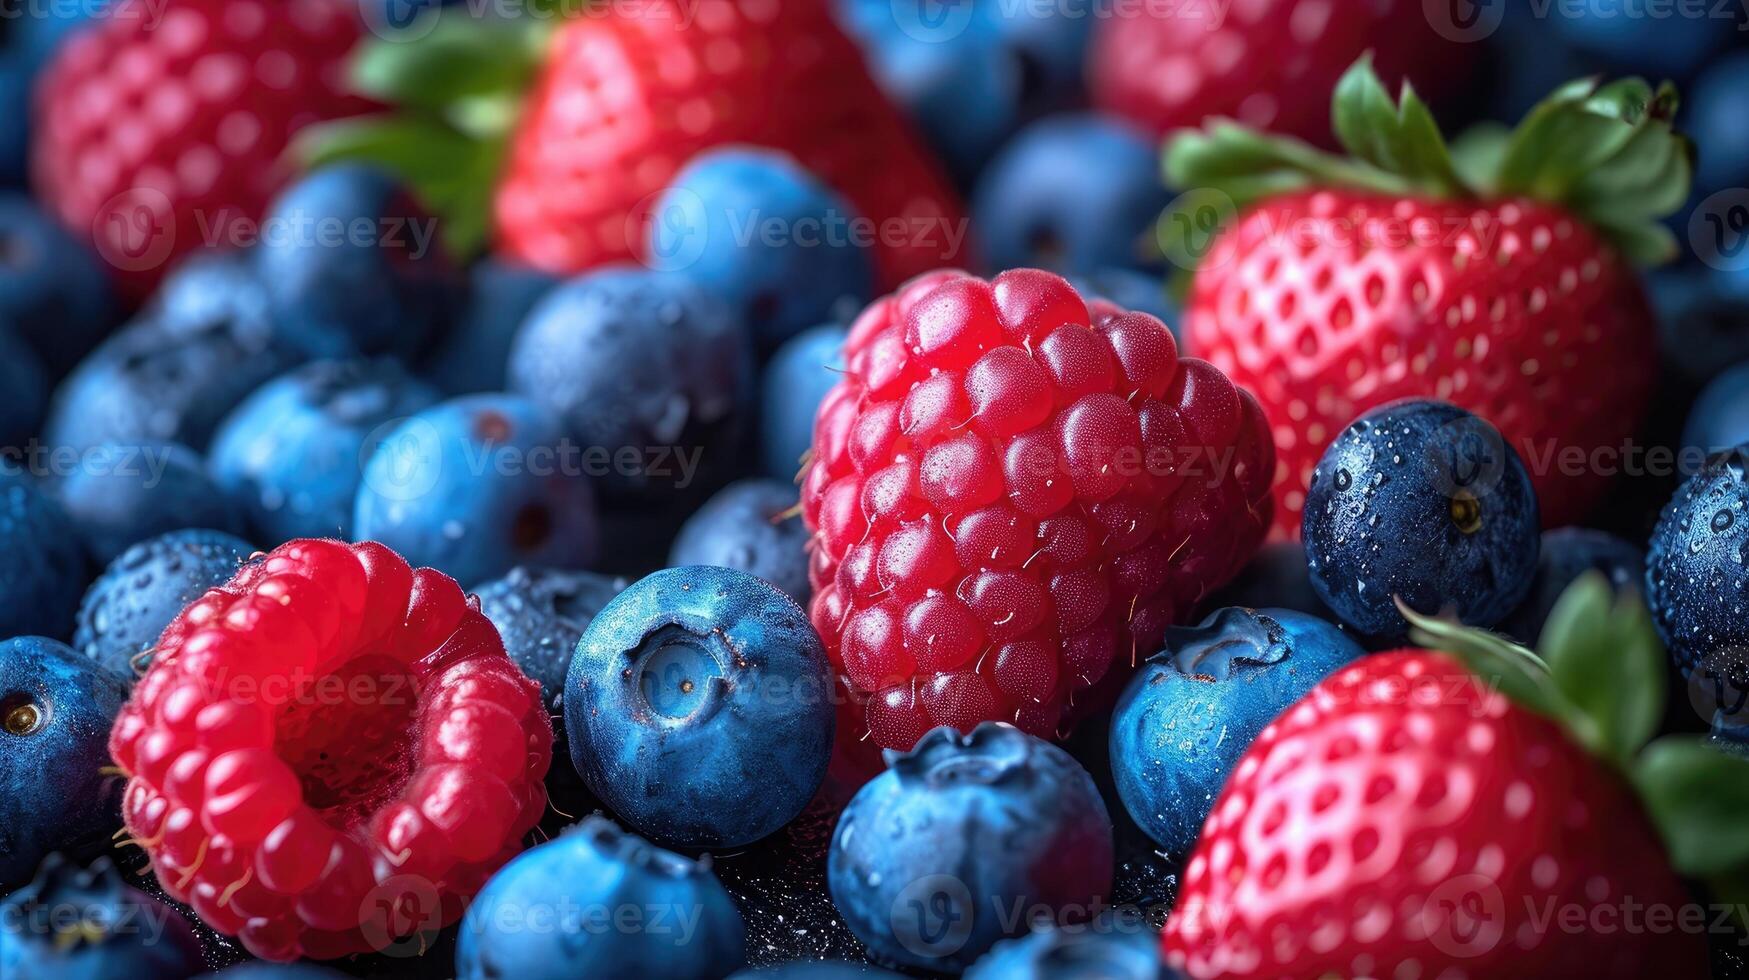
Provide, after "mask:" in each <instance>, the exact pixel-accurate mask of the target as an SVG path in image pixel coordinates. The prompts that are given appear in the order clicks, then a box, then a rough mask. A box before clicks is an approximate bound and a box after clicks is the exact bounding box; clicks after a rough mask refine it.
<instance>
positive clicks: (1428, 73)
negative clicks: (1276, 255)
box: [1087, 0, 1476, 142]
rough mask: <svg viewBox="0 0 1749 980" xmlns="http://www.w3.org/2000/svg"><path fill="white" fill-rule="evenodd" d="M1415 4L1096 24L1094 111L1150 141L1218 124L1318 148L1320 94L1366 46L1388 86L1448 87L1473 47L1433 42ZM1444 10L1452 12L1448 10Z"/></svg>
mask: <svg viewBox="0 0 1749 980" xmlns="http://www.w3.org/2000/svg"><path fill="white" fill-rule="evenodd" d="M1423 7H1424V5H1423V3H1422V2H1421V0H1347V2H1343V3H1332V2H1331V0H1239V2H1232V0H1227V2H1220V0H1208V2H1198V0H1185V2H1182V3H1176V4H1168V5H1164V6H1158V5H1153V4H1144V5H1142V9H1141V10H1140V11H1139V12H1137V13H1136V14H1135V15H1133V16H1114V17H1105V18H1102V19H1101V20H1100V21H1099V24H1098V26H1097V27H1096V28H1095V30H1094V33H1093V40H1092V45H1093V47H1092V49H1091V51H1090V52H1089V54H1088V58H1087V63H1088V70H1089V77H1088V82H1089V86H1090V87H1091V89H1092V94H1093V102H1094V104H1095V105H1096V106H1098V107H1099V108H1101V109H1104V110H1105V111H1107V112H1111V113H1113V114H1116V115H1119V116H1123V117H1125V118H1127V119H1129V120H1130V121H1131V122H1133V123H1135V124H1136V125H1138V126H1141V127H1142V128H1144V129H1147V130H1149V131H1151V132H1153V133H1155V134H1157V135H1162V136H1163V135H1165V134H1166V133H1168V132H1170V131H1171V130H1174V129H1179V128H1182V127H1185V126H1200V125H1202V123H1203V120H1204V119H1206V118H1208V117H1209V116H1226V117H1229V118H1233V119H1237V120H1239V121H1240V122H1242V123H1244V124H1246V125H1248V126H1256V127H1257V128H1259V129H1267V130H1269V131H1271V132H1275V133H1281V134H1283V135H1287V136H1297V137H1299V138H1301V139H1306V140H1311V141H1313V142H1322V141H1323V140H1325V139H1327V131H1328V121H1329V103H1328V102H1327V101H1326V100H1325V97H1324V93H1325V92H1328V91H1330V88H1331V87H1332V86H1334V85H1335V84H1336V81H1337V79H1339V78H1341V77H1342V73H1343V72H1344V71H1346V70H1347V68H1348V66H1349V65H1350V64H1352V63H1353V62H1354V59H1356V58H1358V57H1360V56H1361V55H1362V54H1364V53H1366V51H1368V50H1369V49H1373V50H1377V51H1378V53H1379V62H1380V64H1379V68H1380V70H1381V71H1382V72H1383V73H1384V74H1385V77H1386V78H1389V79H1391V80H1393V81H1395V80H1397V79H1403V78H1408V77H1410V74H1411V70H1412V71H1413V76H1414V78H1415V80H1416V81H1417V82H1420V83H1422V85H1423V87H1425V88H1428V89H1429V90H1430V91H1431V92H1432V94H1434V95H1440V94H1444V93H1445V92H1450V91H1453V90H1455V89H1456V88H1457V87H1458V85H1460V84H1461V83H1462V81H1463V80H1464V78H1465V77H1466V74H1467V69H1468V66H1469V62H1470V61H1471V57H1470V55H1471V52H1472V51H1473V50H1474V49H1475V48H1476V45H1474V44H1462V43H1457V42H1455V41H1453V40H1451V38H1450V37H1448V36H1446V35H1444V34H1442V33H1441V32H1440V31H1439V30H1438V27H1439V26H1441V25H1437V24H1435V22H1434V17H1437V16H1439V13H1440V12H1441V8H1439V7H1437V6H1436V5H1435V4H1432V3H1429V4H1426V5H1425V11H1424V9H1423ZM1454 10H1455V7H1454Z"/></svg>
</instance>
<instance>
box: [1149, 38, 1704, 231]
mask: <svg viewBox="0 0 1749 980" xmlns="http://www.w3.org/2000/svg"><path fill="white" fill-rule="evenodd" d="M1676 107H1677V97H1676V89H1675V88H1674V87H1673V86H1672V85H1671V84H1670V83H1668V82H1665V83H1664V84H1662V85H1660V86H1658V87H1657V88H1655V89H1654V88H1653V87H1652V86H1651V85H1650V84H1648V83H1647V82H1645V81H1643V80H1641V79H1638V78H1629V79H1623V80H1621V81H1616V82H1610V83H1608V84H1601V83H1600V82H1599V81H1598V80H1596V79H1581V80H1578V81H1574V82H1570V83H1568V84H1566V85H1563V86H1561V87H1560V88H1559V89H1557V90H1556V91H1555V92H1554V94H1553V95H1551V96H1549V98H1548V99H1546V100H1545V101H1543V102H1542V103H1541V104H1540V105H1538V106H1537V107H1536V108H1535V109H1533V110H1531V112H1530V114H1529V115H1528V116H1527V117H1526V118H1525V119H1524V121H1523V122H1522V123H1521V124H1520V125H1519V126H1518V128H1517V129H1515V130H1507V129H1505V128H1503V127H1483V128H1479V129H1477V130H1476V131H1474V132H1472V133H1469V134H1466V135H1465V136H1464V137H1463V138H1462V139H1460V140H1458V141H1457V142H1456V143H1455V144H1447V142H1446V140H1445V138H1444V137H1443V136H1442V135H1441V134H1440V131H1439V127H1438V125H1437V124H1436V123H1435V122H1434V119H1433V114H1432V112H1430V111H1429V110H1428V108H1427V105H1426V103H1424V102H1422V101H1421V99H1420V97H1419V96H1417V95H1416V94H1415V90H1414V89H1413V88H1412V87H1411V86H1410V85H1409V84H1408V83H1407V82H1405V83H1404V85H1403V88H1402V93H1401V95H1400V96H1399V97H1398V98H1396V99H1392V98H1391V96H1390V93H1389V92H1388V91H1387V90H1386V89H1385V86H1384V84H1383V83H1382V82H1380V81H1379V77H1378V75H1377V74H1376V73H1375V72H1374V71H1373V68H1372V59H1371V56H1370V55H1369V56H1365V57H1362V58H1361V59H1360V61H1358V62H1356V63H1355V65H1354V66H1353V67H1352V68H1350V69H1349V70H1348V73H1347V74H1346V75H1344V76H1343V77H1342V80H1341V81H1340V82H1339V83H1338V84H1337V86H1336V93H1335V96H1334V98H1333V100H1332V105H1331V122H1332V127H1333V129H1334V132H1335V135H1336V137H1337V140H1338V141H1339V142H1340V143H1341V145H1342V147H1343V148H1344V149H1345V150H1347V151H1348V155H1347V156H1339V155H1337V154H1333V153H1328V152H1325V151H1323V150H1320V149H1317V148H1316V147H1313V146H1311V145H1310V144H1307V143H1304V142H1302V141H1300V140H1297V139H1293V138H1290V137H1282V136H1274V135H1270V134H1266V133H1261V132H1258V131H1256V130H1253V129H1249V128H1247V127H1245V126H1241V125H1239V124H1238V123H1235V122H1232V121H1231V120H1225V119H1220V120H1214V121H1212V122H1210V123H1209V124H1208V125H1207V126H1206V127H1205V128H1204V129H1201V130H1188V131H1185V132H1183V133H1180V134H1178V135H1176V136H1175V137H1173V138H1172V139H1171V140H1170V142H1169V143H1168V145H1167V149H1166V176H1167V180H1168V182H1169V183H1170V184H1171V185H1172V186H1174V187H1179V188H1184V189H1195V190H1192V191H1191V192H1190V193H1186V194H1185V195H1184V196H1183V197H1181V198H1180V199H1179V201H1178V202H1175V204H1174V208H1173V209H1169V210H1168V211H1167V213H1166V215H1165V216H1164V217H1163V218H1162V223H1161V227H1160V239H1161V245H1162V247H1163V248H1164V250H1165V251H1166V253H1167V255H1168V256H1170V257H1173V258H1174V259H1175V260H1178V259H1180V258H1182V257H1184V256H1190V257H1193V258H1194V257H1196V256H1198V255H1199V254H1202V253H1203V252H1204V251H1206V241H1199V240H1197V238H1196V235H1197V233H1198V228H1199V223H1198V222H1196V221H1188V222H1187V221H1185V220H1184V219H1183V218H1180V217H1175V214H1176V213H1178V212H1181V211H1183V210H1184V209H1186V208H1190V209H1197V210H1206V209H1207V208H1208V207H1209V196H1208V192H1209V191H1218V192H1220V193H1221V194H1223V195H1225V199H1224V200H1223V202H1222V203H1223V205H1224V206H1225V207H1226V208H1227V209H1229V210H1234V209H1239V208H1244V207H1245V206H1247V205H1249V204H1251V203H1253V202H1255V201H1257V200H1259V199H1261V198H1264V197H1269V196H1272V195H1275V194H1280V193H1285V192H1289V191H1296V190H1302V189H1306V188H1311V187H1335V188H1345V189H1349V190H1360V191H1373V192H1376V193H1379V194H1386V195H1391V196H1400V197H1427V198H1443V199H1452V200H1493V199H1501V198H1510V197H1521V196H1522V197H1530V198H1534V199H1537V200H1541V201H1547V202H1549V203H1552V204H1559V205H1561V206H1563V207H1565V208H1567V209H1568V210H1570V211H1571V212H1573V213H1574V214H1575V215H1577V216H1578V217H1580V218H1582V219H1584V220H1586V221H1587V222H1589V223H1591V224H1592V225H1594V226H1595V227H1596V228H1597V229H1598V230H1599V231H1601V232H1602V233H1603V234H1604V235H1605V237H1607V238H1608V239H1609V240H1611V241H1612V242H1614V243H1615V245H1616V246H1617V247H1618V248H1619V249H1620V250H1621V251H1622V252H1623V254H1625V255H1627V256H1628V257H1629V258H1631V259H1633V260H1634V261H1636V262H1641V263H1647V264H1651V263H1657V262H1662V261H1666V260H1668V259H1670V258H1672V257H1673V256H1674V255H1675V254H1676V241H1675V238H1674V237H1673V236H1672V235H1671V234H1670V232H1669V230H1668V229H1666V228H1664V227H1663V225H1662V224H1660V219H1662V218H1664V217H1666V216H1667V215H1670V214H1672V213H1674V212H1675V211H1676V210H1677V209H1678V208H1680V207H1681V206H1682V204H1683V202H1684V201H1685V200H1687V198H1688V192H1689V185H1690V179H1691V175H1692V172H1693V156H1694V153H1693V147H1692V146H1691V145H1690V143H1689V142H1688V140H1687V139H1686V138H1684V137H1683V136H1682V135H1681V134H1680V133H1677V132H1676V131H1675V130H1674V129H1673V128H1672V125H1671V121H1672V120H1673V119H1674V118H1675V115H1676ZM1203 224H1206V222H1203ZM1203 234H1204V236H1205V237H1206V232H1203Z"/></svg>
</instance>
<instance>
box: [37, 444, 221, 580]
mask: <svg viewBox="0 0 1749 980" xmlns="http://www.w3.org/2000/svg"><path fill="white" fill-rule="evenodd" d="M48 486H49V489H50V490H51V492H53V493H54V495H55V499H57V500H59V501H60V503H61V507H62V509H64V510H65V511H66V512H67V516H69V517H71V518H72V519H73V524H74V525H75V526H76V527H78V529H79V536H80V538H81V539H82V540H83V541H84V542H85V547H86V549H87V550H88V551H89V552H90V553H91V557H92V558H93V559H94V560H95V561H96V563H97V564H98V565H105V564H108V563H109V562H110V561H111V560H112V559H114V558H115V557H116V556H117V555H119V554H121V553H122V552H123V551H126V550H127V549H128V547H129V546H130V545H133V544H135V543H136V542H140V541H144V540H146V539H147V538H152V537H157V536H158V535H160V534H163V533H165V532H167V531H174V530H177V529H179V528H185V527H198V528H207V529H210V530H214V531H226V532H229V533H232V534H241V533H243V514H242V510H241V509H240V508H239V507H238V506H237V505H236V503H234V502H233V501H232V500H231V498H230V496H228V495H227V494H226V493H225V492H224V491H223V490H221V489H219V486H218V484H216V483H214V482H213V479H212V477H211V476H209V475H207V471H206V465H205V463H204V462H202V460H201V458H200V457H199V456H197V455H195V454H194V453H193V452H192V451H191V450H189V448H188V447H187V446H178V445H175V444H174V443H156V444H153V443H147V444H145V445H120V444H116V443H104V444H102V445H99V446H93V447H91V448H89V449H87V450H85V452H83V453H82V454H81V455H80V457H79V464H78V466H76V467H74V468H73V469H72V470H71V471H70V472H68V473H65V474H63V475H61V476H59V477H58V478H57V479H56V480H54V481H53V482H52V483H50V484H49V485H48Z"/></svg>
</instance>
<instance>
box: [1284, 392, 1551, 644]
mask: <svg viewBox="0 0 1749 980" xmlns="http://www.w3.org/2000/svg"><path fill="white" fill-rule="evenodd" d="M1471 505H1473V509H1469V508H1471ZM1463 514H1473V515H1474V521H1475V522H1474V523H1471V524H1465V523H1464V522H1463V521H1462V520H1461V515H1463ZM1537 522H1538V515H1537V503H1536V492H1535V491H1534V490H1533V489H1531V484H1530V476H1529V474H1528V473H1526V472H1525V469H1524V464H1523V463H1522V462H1521V461H1520V460H1519V458H1518V453H1517V452H1516V451H1515V450H1513V449H1512V447H1510V446H1508V445H1506V443H1505V441H1504V440H1503V439H1502V438H1501V437H1500V434H1499V432H1498V431H1496V430H1495V429H1494V427H1493V426H1491V425H1489V424H1487V423H1486V422H1485V421H1483V420H1481V419H1479V418H1477V417H1476V416H1474V415H1471V414H1470V413H1469V412H1466V411H1464V410H1463V409H1461V408H1458V407H1456V406H1455V405H1450V404H1447V403H1444V402H1433V401H1419V400H1412V401H1402V402H1395V403H1392V404H1390V405H1384V406H1381V407H1379V408H1376V409H1373V410H1372V411H1370V412H1367V413H1366V414H1365V415H1362V416H1361V417H1360V418H1358V419H1356V420H1355V421H1354V422H1352V423H1350V424H1349V426H1348V428H1346V429H1344V430H1342V434H1341V435H1339V436H1337V438H1336V441H1335V442H1333V443H1331V444H1330V447H1329V448H1328V449H1326V450H1325V451H1324V456H1323V458H1321V459H1320V460H1318V465H1317V467H1316V468H1314V469H1313V471H1312V482H1311V486H1310V487H1309V488H1307V491H1306V510H1305V518H1304V520H1303V523H1302V539H1303V541H1304V542H1305V546H1306V563H1307V570H1308V572H1309V573H1310V575H1311V579H1312V588H1313V589H1315V590H1316V591H1317V593H1318V598H1320V599H1322V600H1324V604H1325V605H1327V606H1329V607H1330V609H1331V611H1332V612H1334V613H1336V615H1337V616H1338V617H1340V618H1341V620H1342V621H1343V622H1344V623H1347V624H1348V625H1349V626H1351V627H1353V628H1355V629H1357V630H1359V631H1360V632H1361V633H1362V634H1364V635H1367V636H1371V637H1375V638H1378V639H1381V640H1393V639H1400V638H1402V637H1403V636H1404V635H1406V633H1407V631H1408V623H1407V622H1405V621H1404V619H1403V617H1402V614H1401V613H1399V612H1398V611H1397V607H1396V604H1395V602H1394V601H1393V597H1394V596H1401V597H1402V599H1403V601H1404V602H1406V603H1408V604H1409V606H1410V608H1412V609H1415V610H1418V611H1420V612H1424V613H1437V612H1440V611H1441V610H1442V609H1445V608H1448V607H1449V608H1452V609H1454V610H1455V611H1456V613H1457V616H1458V618H1459V619H1460V620H1461V621H1462V622H1464V623H1465V624H1467V625H1470V626H1479V627H1484V628H1486V627H1491V626H1493V625H1495V624H1496V623H1498V622H1500V621H1501V620H1502V619H1504V618H1505V617H1506V614H1507V613H1509V612H1511V611H1512V610H1513V609H1514V608H1516V607H1517V606H1518V604H1519V603H1520V602H1522V601H1523V600H1524V597H1525V595H1526V593H1527V592H1528V591H1529V589H1530V581H1531V576H1532V575H1533V574H1534V573H1535V571H1536V561H1537V548H1538V530H1539V529H1538V523H1537ZM1466 526H1467V527H1469V528H1470V529H1469V530H1467V531H1466V530H1465V527H1466Z"/></svg>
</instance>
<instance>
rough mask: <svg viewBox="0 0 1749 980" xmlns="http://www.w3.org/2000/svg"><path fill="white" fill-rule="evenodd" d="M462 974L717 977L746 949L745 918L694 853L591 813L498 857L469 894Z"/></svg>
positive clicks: (521, 978) (477, 979)
mask: <svg viewBox="0 0 1749 980" xmlns="http://www.w3.org/2000/svg"><path fill="white" fill-rule="evenodd" d="M460 931H461V939H460V942H459V943H458V945H457V947H456V975H457V976H458V977H459V978H461V980H486V978H498V977H514V978H516V980H569V978H571V977H666V978H673V980H716V978H719V977H724V976H727V975H728V974H730V973H733V972H735V970H737V969H738V968H740V966H741V965H742V964H743V963H745V962H746V960H747V953H746V947H747V927H746V925H745V924H744V923H743V922H742V921H741V913H740V912H738V911H736V910H735V904H734V902H733V901H732V900H731V899H730V898H729V893H728V892H727V891H725V890H724V889H723V886H722V884H721V883H720V882H718V881H717V879H716V876H715V875H713V874H712V873H711V871H710V869H709V868H708V867H707V866H706V865H704V864H702V863H700V862H697V861H692V860H690V859H688V858H684V857H681V856H680V855H678V854H673V853H671V852H668V851H664V850H661V849H659V848H656V847H652V846H651V845H650V844H648V843H646V842H645V841H643V840H640V839H639V838H637V837H634V836H632V835H631V834H627V833H624V832H622V831H621V830H620V829H619V828H617V827H615V826H614V825H613V824H612V823H610V822H608V821H607V820H604V819H602V818H601V817H590V818H588V819H586V820H584V821H583V822H582V823H581V824H579V825H577V826H575V827H572V828H571V829H569V830H567V831H565V832H564V833H562V834H560V835H559V836H558V837H557V838H555V839H554V840H552V841H550V842H548V843H546V844H542V845H541V846H539V847H536V848H533V849H532V850H529V851H525V852H523V854H522V855H521V856H519V857H517V858H516V859H515V860H513V861H511V862H510V863H509V864H507V865H505V866H504V868H503V869H502V870H500V871H499V872H498V873H497V874H496V875H494V876H493V877H492V879H491V880H490V881H488V882H487V883H486V887H485V888H484V889H483V890H482V891H481V892H480V894H479V896H478V897H476V898H475V899H474V903H473V905H472V906H471V907H469V909H468V912H467V916H466V917H465V918H464V919H463V920H462V924H461V930H460Z"/></svg>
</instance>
